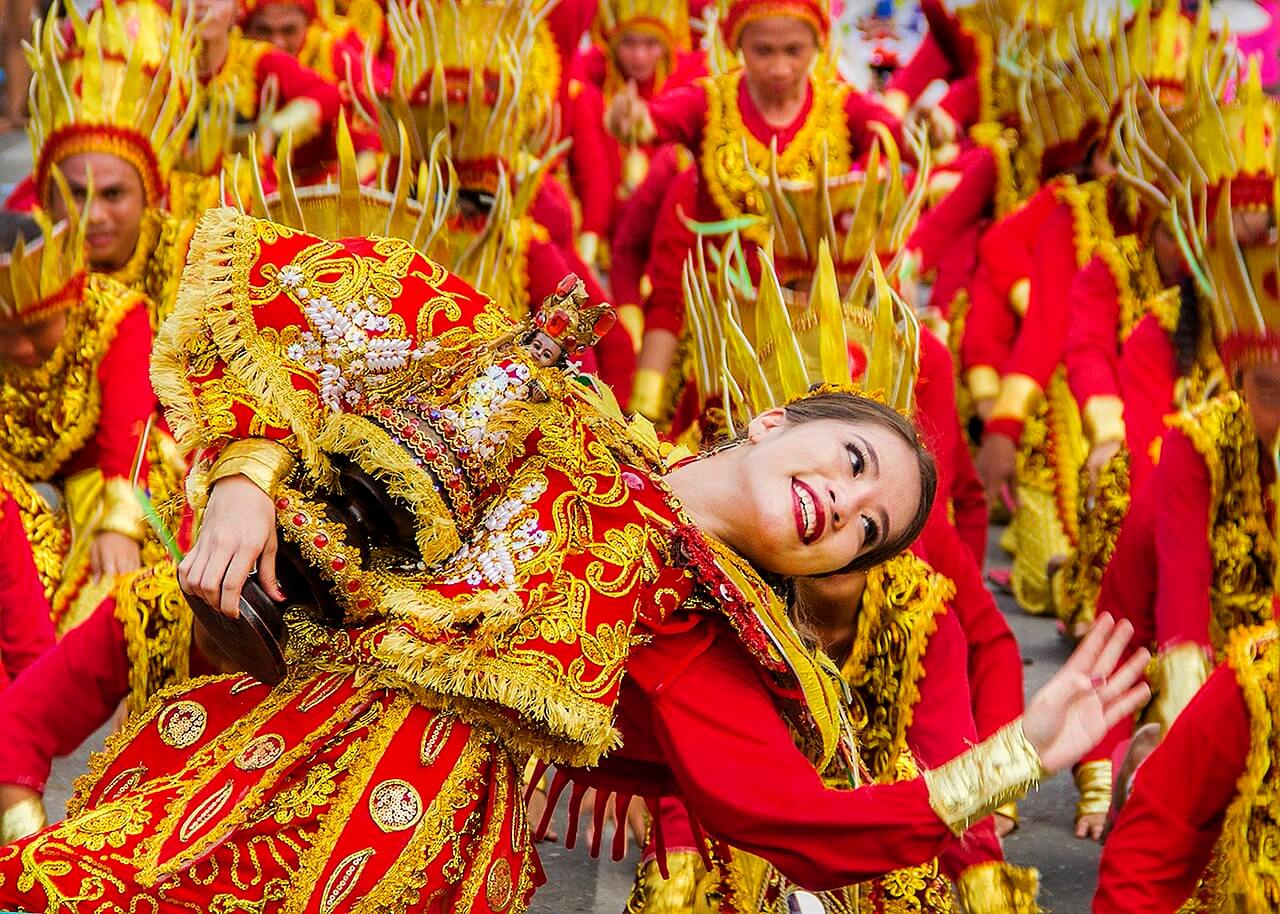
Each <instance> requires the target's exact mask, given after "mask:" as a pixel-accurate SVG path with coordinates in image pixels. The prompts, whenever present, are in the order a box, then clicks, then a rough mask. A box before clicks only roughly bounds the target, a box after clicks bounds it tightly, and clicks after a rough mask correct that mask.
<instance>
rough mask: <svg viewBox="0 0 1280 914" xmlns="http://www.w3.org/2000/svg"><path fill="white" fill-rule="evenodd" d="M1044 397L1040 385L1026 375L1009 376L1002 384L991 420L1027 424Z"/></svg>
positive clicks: (1006, 376)
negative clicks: (1013, 420)
mask: <svg viewBox="0 0 1280 914" xmlns="http://www.w3.org/2000/svg"><path fill="white" fill-rule="evenodd" d="M1043 395H1044V391H1042V390H1041V389H1040V385H1039V384H1037V383H1036V382H1035V381H1033V380H1032V379H1031V378H1029V377H1027V376H1026V375H1024V374H1007V375H1005V376H1004V379H1003V380H1002V381H1001V382H1000V395H999V396H998V397H996V404H995V406H994V407H992V409H991V418H993V419H1017V420H1018V421H1019V422H1025V421H1026V420H1027V419H1028V418H1029V417H1030V416H1031V414H1032V413H1033V412H1035V410H1036V407H1037V406H1039V404H1040V399H1041V397H1042V396H1043Z"/></svg>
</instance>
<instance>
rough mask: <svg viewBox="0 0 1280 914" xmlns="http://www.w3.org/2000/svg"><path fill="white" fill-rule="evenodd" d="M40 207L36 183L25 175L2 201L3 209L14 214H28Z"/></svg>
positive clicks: (29, 176)
mask: <svg viewBox="0 0 1280 914" xmlns="http://www.w3.org/2000/svg"><path fill="white" fill-rule="evenodd" d="M39 205H40V197H39V195H38V194H37V193H36V182H35V179H34V178H32V176H31V175H27V176H26V177H24V178H23V179H22V180H21V181H19V182H18V183H17V184H15V185H13V190H11V191H9V196H8V197H7V198H6V199H5V201H4V208H5V209H7V210H10V211H12V212H15V213H29V212H31V211H32V210H33V209H35V208H36V207H37V206H39Z"/></svg>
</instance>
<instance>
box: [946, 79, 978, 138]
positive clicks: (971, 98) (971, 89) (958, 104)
mask: <svg viewBox="0 0 1280 914" xmlns="http://www.w3.org/2000/svg"><path fill="white" fill-rule="evenodd" d="M980 103H981V97H980V96H979V94H978V78H977V77H976V76H965V77H962V78H960V79H957V80H956V81H955V82H953V83H952V84H951V88H949V89H948V90H947V94H946V95H944V96H943V97H942V101H940V102H938V107H939V108H941V109H942V110H943V111H945V112H946V113H947V114H949V115H951V119H952V120H953V121H955V122H956V124H957V125H959V126H960V128H961V129H964V128H967V127H970V126H972V125H973V124H975V123H977V121H978V116H979V115H980V113H981V112H980V110H979V106H980Z"/></svg>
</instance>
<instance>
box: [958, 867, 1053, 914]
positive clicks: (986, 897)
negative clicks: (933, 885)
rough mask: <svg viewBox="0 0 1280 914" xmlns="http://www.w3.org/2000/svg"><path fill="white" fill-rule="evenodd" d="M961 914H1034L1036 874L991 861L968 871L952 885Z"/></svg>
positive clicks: (1037, 888) (1030, 869) (1036, 907)
mask: <svg viewBox="0 0 1280 914" xmlns="http://www.w3.org/2000/svg"><path fill="white" fill-rule="evenodd" d="M956 892H957V893H958V894H959V896H960V906H961V907H962V908H963V909H964V912H965V914H1037V912H1039V910H1040V905H1039V904H1038V903H1037V898H1038V897H1039V895H1040V871H1039V870H1037V869H1036V868H1035V867H1031V866H1014V865H1013V864H1011V863H1006V862H1004V861H1003V860H991V861H988V862H987V863H978V864H975V865H974V866H971V867H969V868H968V869H966V870H965V871H964V872H963V873H961V874H960V878H959V879H958V880H957V881H956Z"/></svg>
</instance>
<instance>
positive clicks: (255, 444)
mask: <svg viewBox="0 0 1280 914" xmlns="http://www.w3.org/2000/svg"><path fill="white" fill-rule="evenodd" d="M293 467H294V459H293V455H292V454H291V453H289V450H288V448H286V447H285V446H284V445H283V444H278V443H276V442H275V441H268V440H267V439H265V438H249V439H245V440H243V441H233V442H231V443H230V444H228V445H227V446H226V447H224V448H223V449H222V453H221V454H219V455H218V459H217V460H215V461H214V463H213V466H212V467H211V468H210V469H209V486H210V487H212V486H213V484H214V483H215V482H217V481H218V480H219V479H225V478H227V477H228V476H244V477H246V478H248V480H249V481H250V482H252V483H253V484H254V485H256V486H257V487H258V488H259V489H261V490H262V491H264V492H266V493H267V494H268V495H270V496H271V497H272V498H275V497H276V489H277V488H278V487H279V485H280V483H282V482H284V480H286V479H287V478H288V477H289V475H290V474H291V473H292V472H293Z"/></svg>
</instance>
